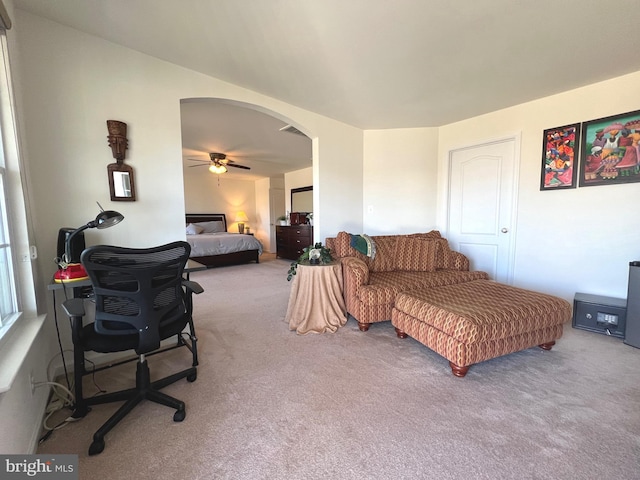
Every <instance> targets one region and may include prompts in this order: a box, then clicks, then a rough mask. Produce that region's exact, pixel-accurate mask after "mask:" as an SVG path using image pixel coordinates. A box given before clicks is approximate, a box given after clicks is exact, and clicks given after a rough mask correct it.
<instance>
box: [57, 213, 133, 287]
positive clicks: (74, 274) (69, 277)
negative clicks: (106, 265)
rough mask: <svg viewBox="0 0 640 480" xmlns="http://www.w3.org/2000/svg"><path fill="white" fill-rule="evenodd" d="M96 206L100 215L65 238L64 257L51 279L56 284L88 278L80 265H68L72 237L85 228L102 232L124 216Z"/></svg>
mask: <svg viewBox="0 0 640 480" xmlns="http://www.w3.org/2000/svg"><path fill="white" fill-rule="evenodd" d="M96 203H97V202H96ZM98 206H99V207H100V213H99V214H98V216H97V217H96V219H95V220H92V221H90V222H89V223H87V224H86V225H83V226H81V227H78V228H76V229H75V230H74V231H73V232H71V233H70V234H69V236H68V237H67V241H66V242H65V245H64V255H63V256H62V258H61V259H58V266H59V267H60V268H59V269H58V271H57V272H56V274H55V275H54V277H53V279H54V281H55V282H56V283H64V282H73V281H79V280H86V279H87V278H89V276H88V275H87V272H86V270H85V269H84V267H83V266H82V264H81V263H69V260H70V258H71V253H70V252H71V240H72V239H73V237H74V236H76V235H77V234H78V233H80V232H82V231H84V230H86V229H87V228H97V229H99V230H102V229H104V228H109V227H112V226H114V225H116V224H117V223H120V222H121V221H122V220H124V216H123V215H122V214H121V213H118V212H115V211H113V210H104V209H103V208H102V206H101V205H100V204H99V203H98Z"/></svg>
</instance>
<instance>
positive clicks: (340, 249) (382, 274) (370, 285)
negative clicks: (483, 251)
mask: <svg viewBox="0 0 640 480" xmlns="http://www.w3.org/2000/svg"><path fill="white" fill-rule="evenodd" d="M371 238H372V239H373V241H374V243H375V249H376V253H375V256H374V257H373V258H369V257H367V256H366V255H363V254H362V253H360V252H358V251H357V250H356V249H355V248H353V247H351V235H350V234H349V233H347V232H340V233H338V235H336V237H335V238H331V237H330V238H327V239H326V242H325V243H326V246H327V247H328V248H330V249H331V253H332V255H333V256H334V258H339V259H340V261H341V263H342V269H343V276H344V297H345V302H346V306H347V312H348V313H349V314H350V315H351V316H352V317H354V318H355V319H356V321H357V322H358V326H359V328H360V330H361V331H363V332H366V331H367V330H368V329H369V326H370V325H371V324H372V323H375V322H383V321H389V320H391V312H392V310H393V306H394V304H395V301H396V297H397V295H398V294H399V293H401V292H407V291H411V290H420V289H426V288H433V287H440V286H444V285H452V284H458V283H464V282H471V281H474V280H483V279H488V278H489V277H488V275H487V274H486V273H485V272H478V271H475V272H470V271H469V259H468V258H467V257H465V256H464V255H462V254H461V253H459V252H455V251H453V250H451V249H450V248H449V244H448V242H447V240H446V239H444V238H442V237H441V235H440V232H438V231H436V230H432V231H431V232H428V233H414V234H410V235H380V236H373V237H371Z"/></svg>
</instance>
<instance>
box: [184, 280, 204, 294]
mask: <svg viewBox="0 0 640 480" xmlns="http://www.w3.org/2000/svg"><path fill="white" fill-rule="evenodd" d="M182 285H184V286H185V287H186V288H187V290H188V293H195V294H196V295H197V294H199V293H202V292H204V288H202V287H201V286H200V284H199V283H198V282H194V281H192V280H183V281H182Z"/></svg>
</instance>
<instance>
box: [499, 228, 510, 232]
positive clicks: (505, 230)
mask: <svg viewBox="0 0 640 480" xmlns="http://www.w3.org/2000/svg"><path fill="white" fill-rule="evenodd" d="M500 231H501V232H502V233H507V232H508V231H509V229H508V228H506V227H504V228H503V229H502V230H500Z"/></svg>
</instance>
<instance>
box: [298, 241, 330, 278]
mask: <svg viewBox="0 0 640 480" xmlns="http://www.w3.org/2000/svg"><path fill="white" fill-rule="evenodd" d="M331 261H333V257H332V256H331V249H330V248H327V247H325V246H323V245H322V242H318V243H316V244H315V245H309V246H308V247H305V249H304V250H303V251H302V255H300V257H298V260H296V261H294V262H291V265H290V266H289V271H288V272H287V281H291V279H292V278H293V276H294V275H295V274H296V271H297V269H298V264H299V263H301V262H309V265H321V264H323V263H330V262H331Z"/></svg>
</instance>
